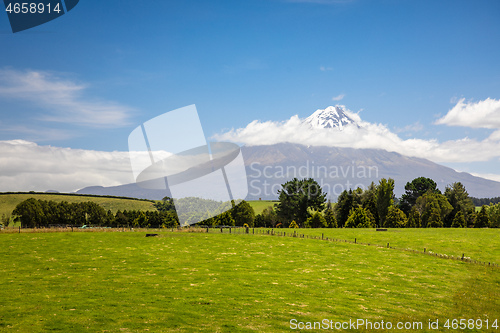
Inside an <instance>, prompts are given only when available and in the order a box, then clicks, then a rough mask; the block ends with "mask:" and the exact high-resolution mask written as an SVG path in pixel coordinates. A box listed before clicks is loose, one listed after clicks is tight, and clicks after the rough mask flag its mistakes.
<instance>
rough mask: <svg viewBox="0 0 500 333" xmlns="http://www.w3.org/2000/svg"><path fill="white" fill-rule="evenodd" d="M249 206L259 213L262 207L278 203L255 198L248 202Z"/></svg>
mask: <svg viewBox="0 0 500 333" xmlns="http://www.w3.org/2000/svg"><path fill="white" fill-rule="evenodd" d="M248 203H249V204H250V206H252V208H253V210H254V211H255V214H260V213H262V211H263V210H264V209H266V208H267V207H269V206H274V204H276V203H278V201H270V200H255V201H249V202H248Z"/></svg>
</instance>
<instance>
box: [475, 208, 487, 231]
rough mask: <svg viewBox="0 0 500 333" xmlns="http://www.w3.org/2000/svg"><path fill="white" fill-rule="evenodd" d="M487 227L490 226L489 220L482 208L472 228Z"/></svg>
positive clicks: (484, 209)
mask: <svg viewBox="0 0 500 333" xmlns="http://www.w3.org/2000/svg"><path fill="white" fill-rule="evenodd" d="M489 225H490V218H489V217H488V212H487V211H486V206H482V207H481V210H480V211H479V213H478V214H477V217H476V222H475V223H474V228H486V227H488V226H489Z"/></svg>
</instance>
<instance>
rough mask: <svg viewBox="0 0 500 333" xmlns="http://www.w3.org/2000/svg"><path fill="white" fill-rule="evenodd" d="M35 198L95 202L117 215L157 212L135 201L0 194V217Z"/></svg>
mask: <svg viewBox="0 0 500 333" xmlns="http://www.w3.org/2000/svg"><path fill="white" fill-rule="evenodd" d="M29 198H35V199H39V200H52V201H56V202H61V201H67V202H85V201H93V202H95V203H97V204H99V205H101V206H102V207H104V209H106V211H107V210H109V209H110V210H111V211H112V212H113V213H116V211H118V210H122V211H123V210H125V209H126V210H144V211H147V210H156V208H154V207H153V204H152V202H150V201H144V200H134V199H121V198H107V197H94V196H82V195H64V194H40V193H22V194H4V193H0V216H2V214H5V215H10V214H11V213H12V211H13V210H14V208H16V206H17V205H18V204H19V203H21V202H22V201H24V200H26V199H29Z"/></svg>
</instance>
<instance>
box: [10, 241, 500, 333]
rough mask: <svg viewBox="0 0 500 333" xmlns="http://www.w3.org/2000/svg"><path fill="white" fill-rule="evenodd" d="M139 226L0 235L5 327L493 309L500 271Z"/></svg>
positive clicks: (455, 313)
mask: <svg viewBox="0 0 500 333" xmlns="http://www.w3.org/2000/svg"><path fill="white" fill-rule="evenodd" d="M144 236H145V233H144V232H121V233H119V232H115V233H34V234H28V233H21V234H1V235H0V286H1V288H0V331H1V332H4V331H5V332H45V331H60V332H144V331H150V332H172V331H176V332H197V331H204V332H255V331H258V332H282V331H290V324H289V322H290V320H291V319H293V318H295V319H297V320H299V321H304V322H307V321H320V320H322V319H325V318H327V319H331V320H334V321H335V320H349V319H358V318H361V319H372V320H382V319H383V320H384V321H388V320H390V321H394V322H396V321H405V320H411V321H422V322H423V323H424V325H425V324H426V323H427V321H428V319H433V320H434V319H436V318H440V319H444V318H475V319H477V318H483V319H485V318H489V319H492V318H498V319H500V270H499V269H492V268H488V267H483V266H479V265H471V264H467V263H463V262H458V261H452V260H441V259H437V258H434V257H430V256H424V255H419V254H414V253H411V252H403V251H395V250H391V249H384V248H376V247H369V246H362V245H354V244H349V243H335V242H322V241H319V240H314V239H299V238H288V237H271V236H267V235H266V236H264V235H251V234H250V235H244V234H237V235H235V234H231V235H229V234H219V233H208V234H206V233H185V232H173V233H172V232H161V233H160V236H159V237H148V238H146V237H144ZM424 327H425V326H424ZM424 331H425V330H424ZM439 331H443V332H444V331H447V330H443V329H441V330H439ZM481 332H485V330H481Z"/></svg>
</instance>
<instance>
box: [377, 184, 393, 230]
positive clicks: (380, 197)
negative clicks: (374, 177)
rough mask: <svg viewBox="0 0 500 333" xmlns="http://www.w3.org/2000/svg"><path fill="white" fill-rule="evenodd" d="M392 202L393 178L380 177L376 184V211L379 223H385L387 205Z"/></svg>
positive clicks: (387, 210) (390, 204)
mask: <svg viewBox="0 0 500 333" xmlns="http://www.w3.org/2000/svg"><path fill="white" fill-rule="evenodd" d="M393 204H394V179H391V178H389V180H387V179H385V178H382V179H381V180H380V182H379V185H378V186H377V213H378V217H379V219H380V225H384V224H385V218H386V216H387V213H388V212H389V207H391V206H392V205H393Z"/></svg>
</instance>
